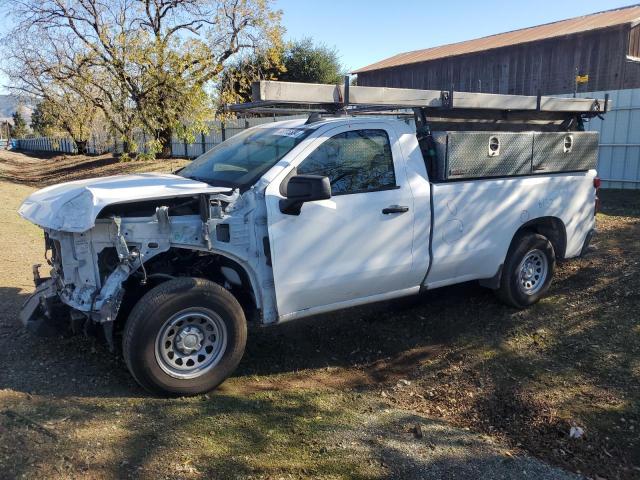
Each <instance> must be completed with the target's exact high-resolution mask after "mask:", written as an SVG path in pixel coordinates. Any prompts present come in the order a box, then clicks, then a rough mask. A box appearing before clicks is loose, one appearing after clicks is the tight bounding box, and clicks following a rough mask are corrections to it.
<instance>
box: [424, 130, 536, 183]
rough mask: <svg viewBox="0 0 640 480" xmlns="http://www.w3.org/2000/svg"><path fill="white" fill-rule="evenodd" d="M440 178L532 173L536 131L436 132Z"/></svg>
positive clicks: (451, 178)
mask: <svg viewBox="0 0 640 480" xmlns="http://www.w3.org/2000/svg"><path fill="white" fill-rule="evenodd" d="M433 138H434V140H435V143H436V152H437V162H436V163H437V166H436V169H435V170H436V172H434V176H435V177H436V178H437V179H439V180H457V179H465V178H485V177H508V176H513V175H530V174H531V157H532V151H533V132H524V133H514V132H459V131H450V132H434V133H433Z"/></svg>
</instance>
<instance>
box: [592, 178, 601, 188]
mask: <svg viewBox="0 0 640 480" xmlns="http://www.w3.org/2000/svg"><path fill="white" fill-rule="evenodd" d="M601 183H602V180H600V177H594V179H593V188H595V189H596V190H597V189H599V188H600V184H601Z"/></svg>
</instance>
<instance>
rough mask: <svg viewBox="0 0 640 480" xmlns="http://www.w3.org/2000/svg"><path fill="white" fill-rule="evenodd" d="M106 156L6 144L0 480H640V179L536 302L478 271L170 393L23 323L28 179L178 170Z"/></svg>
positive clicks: (260, 334) (259, 350) (308, 323)
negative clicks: (503, 299)
mask: <svg viewBox="0 0 640 480" xmlns="http://www.w3.org/2000/svg"><path fill="white" fill-rule="evenodd" d="M101 158H102V157H94V158H91V157H89V158H71V157H69V158H66V159H57V160H56V159H55V158H54V159H38V158H31V157H26V156H24V155H21V154H18V153H12V152H11V153H5V152H2V153H0V204H1V205H2V208H0V241H1V244H2V249H0V365H1V366H2V368H0V478H2V479H3V478H16V477H24V478H34V477H42V478H50V477H51V478H89V479H94V478H95V479H98V478H188V479H191V478H265V479H266V478H274V479H275V478H318V477H321V478H403V479H404V478H434V479H435V478H479V477H482V478H573V476H572V475H571V474H569V473H566V472H574V473H578V474H583V475H586V476H587V477H589V478H593V479H602V478H604V479H618V478H620V479H632V478H640V442H639V440H638V429H640V322H639V315H638V311H639V309H640V296H639V292H640V235H639V234H640V195H639V194H638V192H632V191H620V192H614V191H611V192H604V194H603V197H604V198H603V200H604V202H603V205H604V213H602V214H600V215H599V216H598V228H599V235H598V237H597V239H596V241H595V245H594V250H593V252H591V253H590V254H589V255H588V256H586V257H585V258H582V259H577V260H572V261H569V262H566V263H563V264H561V265H560V266H559V268H558V271H557V273H556V279H555V281H554V284H553V286H552V289H551V292H550V294H549V295H548V296H547V297H546V298H545V299H544V300H543V301H542V302H540V303H539V304H537V305H535V306H533V307H532V308H530V309H528V310H525V311H516V310H513V309H511V308H508V307H505V306H503V305H502V304H500V303H498V302H497V301H496V299H495V298H494V297H493V295H492V293H491V292H490V291H488V290H485V289H482V288H480V287H479V286H477V285H475V284H465V285H459V286H455V287H451V288H444V289H440V290H435V291H432V292H428V293H426V294H424V295H421V296H420V297H416V298H413V299H406V300H402V301H395V302H388V303H384V304H378V305H375V306H369V307H364V308H358V309H353V310H349V311H346V312H341V313H338V314H332V315H325V316H322V317H316V318H311V319H305V320H300V321H297V322H292V323H290V324H284V325H282V326H278V327H271V328H266V329H265V328H256V329H253V330H252V331H251V332H250V336H249V341H248V347H247V352H246V354H245V357H244V359H243V362H242V364H241V366H240V369H239V371H238V372H237V374H236V376H234V378H231V379H230V380H229V381H227V382H225V384H223V386H222V388H220V389H219V390H218V391H216V392H214V393H211V394H209V395H206V396H201V397H197V398H190V399H174V400H166V399H156V398H151V397H149V396H148V395H147V394H146V393H145V392H143V391H142V390H140V389H139V388H138V387H137V386H136V384H135V383H134V382H133V380H132V379H131V378H130V376H129V374H128V373H127V371H126V368H125V366H124V364H123V362H122V361H121V359H120V358H119V356H118V355H112V354H109V352H108V351H107V350H106V348H105V347H104V346H102V345H101V344H98V343H96V342H93V341H91V340H88V339H84V338H82V337H74V338H59V339H38V338H34V337H31V336H30V335H29V334H27V333H26V332H25V331H23V329H22V328H21V326H20V324H19V322H18V320H17V312H18V310H19V308H20V305H21V303H22V302H23V301H24V299H25V298H26V295H27V294H28V293H29V292H30V291H31V290H32V289H33V287H32V282H31V272H30V265H31V264H33V263H36V262H38V261H40V260H41V258H42V253H43V252H42V239H41V234H40V232H39V230H38V229H37V228H36V227H33V226H31V225H30V224H28V223H27V222H25V221H22V220H20V219H19V218H18V216H17V215H16V213H15V211H16V209H17V207H18V205H19V204H20V202H21V200H22V199H23V198H24V197H25V196H27V195H28V194H29V193H30V192H31V191H33V188H31V187H30V186H35V185H37V186H43V185H45V184H48V183H54V182H57V181H62V180H68V179H71V178H73V179H78V178H85V177H87V176H95V175H106V174H114V173H120V172H122V171H126V172H132V171H144V170H162V171H173V170H175V169H176V168H178V166H174V165H171V164H165V163H162V162H155V163H154V164H153V165H143V164H140V165H136V164H135V162H129V163H126V164H122V163H117V161H115V160H113V159H109V158H107V157H105V158H103V159H102V160H101V161H102V162H103V163H96V161H97V160H99V159H101ZM67 167H69V168H70V170H67V173H60V170H61V169H62V168H67ZM69 172H72V176H69V175H68V173H69ZM2 179H3V180H4V181H2ZM27 185H28V186H27ZM572 426H575V427H580V428H582V429H583V430H584V432H585V433H584V435H583V436H582V438H580V439H578V440H576V439H570V438H569V431H570V429H571V427H572ZM536 459H539V460H541V461H539V460H536ZM543 462H544V463H543ZM547 464H551V465H555V466H557V467H561V468H562V470H561V469H559V468H552V467H549V466H547Z"/></svg>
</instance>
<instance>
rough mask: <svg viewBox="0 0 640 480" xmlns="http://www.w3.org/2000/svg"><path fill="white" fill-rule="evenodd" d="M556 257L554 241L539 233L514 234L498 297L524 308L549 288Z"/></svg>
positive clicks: (507, 302)
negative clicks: (552, 243)
mask: <svg viewBox="0 0 640 480" xmlns="http://www.w3.org/2000/svg"><path fill="white" fill-rule="evenodd" d="M555 265H556V257H555V252H554V250H553V246H552V245H551V242H550V241H549V240H548V239H547V238H546V237H544V236H542V235H539V234H537V233H523V234H521V235H518V236H517V237H516V238H514V240H513V242H512V244H511V247H509V252H508V253H507V258H506V260H505V263H504V266H503V270H502V278H501V280H500V288H498V290H496V294H497V295H498V297H499V298H500V299H501V300H502V301H503V302H504V303H506V304H508V305H512V306H514V307H517V308H524V307H527V306H529V305H531V304H533V303H536V302H537V301H538V300H540V298H542V296H543V295H544V294H545V293H546V292H547V290H549V286H550V285H551V279H552V277H553V272H554V270H555Z"/></svg>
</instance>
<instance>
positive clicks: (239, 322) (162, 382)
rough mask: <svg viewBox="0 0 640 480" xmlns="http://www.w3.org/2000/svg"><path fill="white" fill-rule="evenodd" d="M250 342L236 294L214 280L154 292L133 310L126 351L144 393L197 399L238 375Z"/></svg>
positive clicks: (182, 281) (180, 282) (181, 282)
mask: <svg viewBox="0 0 640 480" xmlns="http://www.w3.org/2000/svg"><path fill="white" fill-rule="evenodd" d="M246 340H247V324H246V320H245V316H244V312H243V311H242V307H241V306H240V304H239V303H238V301H237V300H236V299H235V297H234V296H233V295H231V293H229V292H228V291H227V290H225V289H224V288H222V287H221V286H220V285H218V284H216V283H213V282H210V281H209V280H204V279H200V278H178V279H175V280H170V281H168V282H165V283H162V284H161V285H158V286H157V287H155V288H153V289H152V290H150V291H149V292H147V293H146V294H145V295H144V296H143V297H142V298H141V299H140V300H139V301H138V303H137V304H136V305H135V306H134V308H133V310H132V311H131V314H130V315H129V319H128V320H127V323H126V325H125V329H124V335H123V340H122V351H123V355H124V359H125V361H126V363H127V367H128V368H129V371H130V372H131V374H132V375H133V377H134V378H135V379H136V381H137V382H138V383H139V384H140V385H141V386H142V387H144V388H145V389H147V390H149V391H151V392H153V393H160V394H168V395H197V394H199V393H204V392H207V391H209V390H212V389H214V388H215V387H217V386H218V385H220V384H221V383H222V382H223V381H224V380H225V379H226V378H227V377H228V376H229V375H231V374H232V373H233V371H234V370H235V369H236V367H237V366H238V363H239V362H240V359H241V358H242V355H243V353H244V348H245V344H246Z"/></svg>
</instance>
